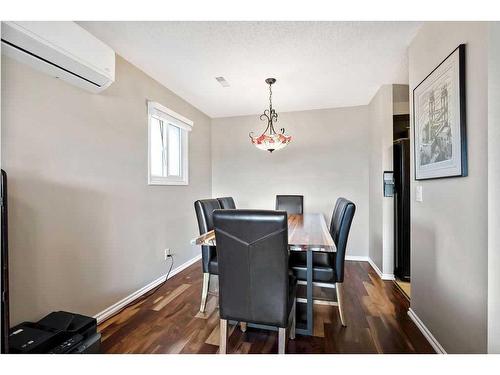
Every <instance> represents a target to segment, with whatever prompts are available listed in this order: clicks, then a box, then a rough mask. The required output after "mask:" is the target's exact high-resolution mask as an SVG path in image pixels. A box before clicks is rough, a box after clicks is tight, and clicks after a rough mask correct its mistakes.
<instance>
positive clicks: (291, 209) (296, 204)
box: [276, 195, 304, 215]
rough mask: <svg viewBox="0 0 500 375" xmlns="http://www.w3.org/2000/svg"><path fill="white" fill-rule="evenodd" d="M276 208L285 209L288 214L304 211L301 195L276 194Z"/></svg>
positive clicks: (300, 213)
mask: <svg viewBox="0 0 500 375" xmlns="http://www.w3.org/2000/svg"><path fill="white" fill-rule="evenodd" d="M276 210H279V211H286V212H287V213H288V215H294V214H299V215H302V214H303V213H304V196H303V195H277V196H276Z"/></svg>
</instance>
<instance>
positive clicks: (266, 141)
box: [249, 78, 292, 152]
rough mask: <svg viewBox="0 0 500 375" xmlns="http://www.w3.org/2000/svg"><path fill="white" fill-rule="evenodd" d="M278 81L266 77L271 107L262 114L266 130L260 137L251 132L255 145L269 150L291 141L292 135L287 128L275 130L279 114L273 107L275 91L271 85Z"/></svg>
mask: <svg viewBox="0 0 500 375" xmlns="http://www.w3.org/2000/svg"><path fill="white" fill-rule="evenodd" d="M275 82H276V79H274V78H268V79H266V83H267V84H268V85H269V109H266V110H265V111H264V113H263V114H261V115H260V117H259V118H260V119H261V120H262V121H266V120H267V127H266V129H265V130H264V132H263V133H262V134H261V135H259V136H258V137H254V136H253V132H250V134H249V136H250V139H251V140H252V143H253V144H254V145H255V147H257V148H260V149H261V150H267V151H269V152H273V151H274V150H280V149H282V148H284V147H285V146H286V145H287V144H289V143H290V141H291V140H292V137H291V136H289V135H286V134H285V128H281V129H280V132H279V133H277V132H276V130H274V124H275V123H276V122H277V121H278V114H277V113H276V111H275V110H274V109H273V102H272V96H273V91H272V89H271V86H272V85H273V83H275Z"/></svg>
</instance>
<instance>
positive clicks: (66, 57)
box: [1, 21, 115, 93]
mask: <svg viewBox="0 0 500 375" xmlns="http://www.w3.org/2000/svg"><path fill="white" fill-rule="evenodd" d="M1 35H2V53H3V54H5V55H7V56H9V57H12V58H14V59H16V60H18V61H20V62H23V63H26V64H28V65H30V66H32V67H33V68H35V69H37V70H40V71H42V72H44V73H47V74H49V75H51V76H53V77H57V78H60V79H62V80H64V81H67V82H69V83H71V84H73V85H75V86H78V87H81V88H83V89H86V90H88V91H91V92H94V93H97V92H100V91H102V90H104V89H105V88H107V87H109V85H111V84H112V83H113V82H114V80H115V52H114V51H113V50H112V49H111V48H110V47H108V46H107V45H106V44H104V43H103V42H101V41H100V40H99V39H97V38H96V37H94V36H93V35H92V34H90V33H89V32H88V31H87V30H85V29H84V28H82V27H81V26H79V25H77V24H76V23H74V22H60V21H57V22H45V21H36V22H31V21H29V22H25V21H23V22H20V21H15V22H10V21H9V22H2V30H1Z"/></svg>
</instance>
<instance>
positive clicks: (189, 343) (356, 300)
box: [99, 261, 434, 354]
mask: <svg viewBox="0 0 500 375" xmlns="http://www.w3.org/2000/svg"><path fill="white" fill-rule="evenodd" d="M201 282H202V272H201V264H200V263H197V264H195V265H192V266H191V267H189V268H187V269H186V270H184V271H183V272H181V273H179V274H177V275H176V276H174V277H173V278H171V279H170V280H169V281H168V282H167V283H166V284H165V285H163V286H162V287H161V288H160V289H159V290H158V291H156V292H155V293H154V294H153V295H151V296H149V297H148V298H145V299H144V300H142V301H140V302H139V303H137V304H136V305H134V306H130V307H129V308H127V309H125V310H123V311H122V312H120V313H119V314H117V315H115V316H113V317H112V318H110V319H108V320H107V321H105V322H103V323H102V324H101V325H100V326H99V330H100V332H101V333H102V350H103V352H104V353H212V354H213V353H217V351H218V349H219V316H218V309H217V297H216V296H214V295H210V296H209V299H208V303H207V309H206V312H205V313H204V314H200V313H199V312H198V309H199V304H200V293H201ZM344 284H345V287H344V290H345V316H346V319H347V325H348V326H347V327H342V326H341V324H340V318H339V315H338V311H337V308H336V307H333V306H324V305H323V306H322V305H315V306H314V310H315V324H314V336H311V337H307V336H300V335H297V338H296V339H295V340H289V341H288V345H287V353H434V351H433V349H432V347H431V346H430V345H429V343H428V342H427V340H426V339H425V338H424V336H423V335H422V334H421V332H420V331H419V330H418V328H417V327H416V326H415V324H414V323H413V322H412V321H411V320H410V318H409V317H408V315H407V310H408V307H409V306H408V301H407V299H406V298H405V297H404V296H403V295H402V294H401V292H400V291H399V290H398V289H397V287H396V286H395V285H394V283H393V282H392V281H382V280H381V279H380V278H379V277H378V275H377V274H376V273H375V271H373V269H372V268H371V267H370V265H369V264H368V263H366V262H351V261H347V262H346V268H345V281H344ZM228 335H229V340H228V353H277V351H278V340H277V333H276V332H270V331H264V330H258V329H253V328H250V327H249V328H248V329H247V331H246V333H243V332H241V330H240V328H239V327H235V326H232V325H230V326H228Z"/></svg>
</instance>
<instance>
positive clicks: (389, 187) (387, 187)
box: [384, 171, 394, 197]
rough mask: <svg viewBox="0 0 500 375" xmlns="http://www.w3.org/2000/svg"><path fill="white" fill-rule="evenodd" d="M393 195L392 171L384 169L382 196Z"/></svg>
mask: <svg viewBox="0 0 500 375" xmlns="http://www.w3.org/2000/svg"><path fill="white" fill-rule="evenodd" d="M393 196H394V172H392V171H384V197H393Z"/></svg>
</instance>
